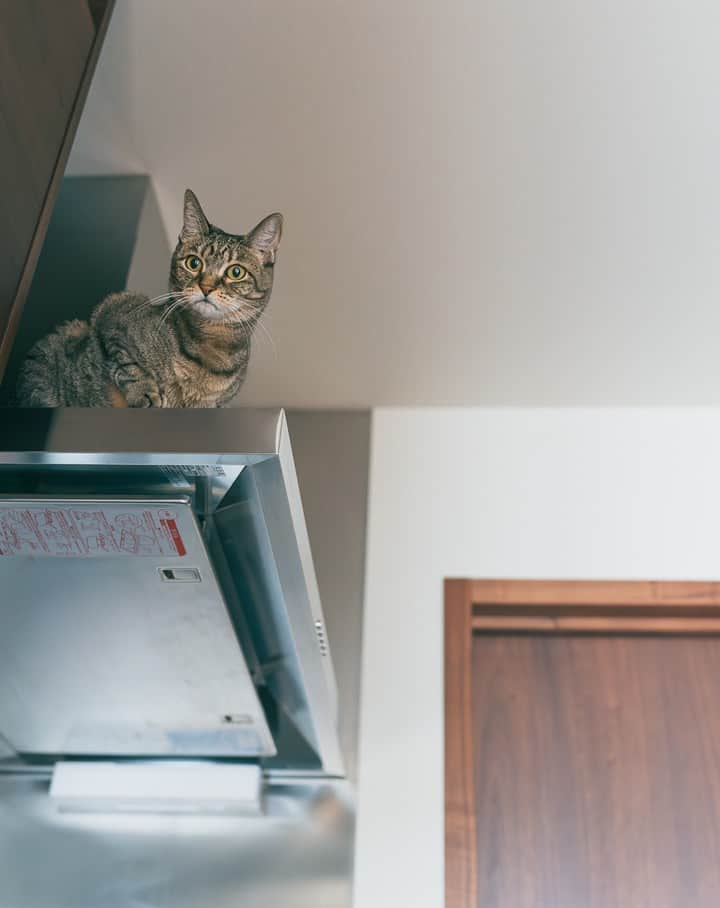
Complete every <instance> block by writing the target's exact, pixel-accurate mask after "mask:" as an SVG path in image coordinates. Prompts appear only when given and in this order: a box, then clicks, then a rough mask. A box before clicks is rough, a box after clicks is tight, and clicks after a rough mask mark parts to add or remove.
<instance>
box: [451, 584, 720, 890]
mask: <svg viewBox="0 0 720 908" xmlns="http://www.w3.org/2000/svg"><path fill="white" fill-rule="evenodd" d="M503 631H505V632H510V633H512V632H520V633H522V632H532V633H589V634H593V633H595V634H603V633H605V634H608V633H625V634H633V633H635V634H642V633H651V634H672V635H678V634H720V582H718V583H714V582H692V581H691V582H684V581H681V582H677V581H657V582H656V581H644V580H631V581H607V580H587V581H583V580H579V581H576V580H466V579H452V580H446V581H445V643H444V648H445V908H476V904H477V891H478V886H477V831H476V821H475V811H476V805H475V782H474V752H473V704H472V641H473V634H474V633H483V632H484V633H492V632H496V633H500V632H503Z"/></svg>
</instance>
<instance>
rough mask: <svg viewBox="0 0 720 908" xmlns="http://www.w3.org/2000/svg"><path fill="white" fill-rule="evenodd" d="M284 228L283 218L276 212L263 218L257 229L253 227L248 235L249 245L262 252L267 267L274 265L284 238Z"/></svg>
mask: <svg viewBox="0 0 720 908" xmlns="http://www.w3.org/2000/svg"><path fill="white" fill-rule="evenodd" d="M282 227H283V216H282V215H281V214H277V212H276V213H275V214H269V215H268V216H267V217H266V218H263V219H262V221H260V223H259V224H258V225H257V227H253V229H252V230H251V231H250V233H248V235H247V241H248V243H250V245H251V246H254V247H255V249H259V250H260V252H262V254H263V258H264V259H265V264H267V265H272V264H273V263H274V261H275V253H276V252H277V248H278V246H279V245H280V237H281V236H282Z"/></svg>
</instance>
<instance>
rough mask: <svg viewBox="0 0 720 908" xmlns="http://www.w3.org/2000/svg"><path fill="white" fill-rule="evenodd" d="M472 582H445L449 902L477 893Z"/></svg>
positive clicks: (470, 899) (464, 903) (460, 906)
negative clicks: (473, 739)
mask: <svg viewBox="0 0 720 908" xmlns="http://www.w3.org/2000/svg"><path fill="white" fill-rule="evenodd" d="M471 591H472V583H471V582H470V581H467V580H446V581H445V904H446V906H452V908H469V906H470V905H474V904H475V900H476V893H477V877H476V874H477V856H476V849H477V845H476V833H475V781H474V768H473V741H472V731H473V730H472V598H471Z"/></svg>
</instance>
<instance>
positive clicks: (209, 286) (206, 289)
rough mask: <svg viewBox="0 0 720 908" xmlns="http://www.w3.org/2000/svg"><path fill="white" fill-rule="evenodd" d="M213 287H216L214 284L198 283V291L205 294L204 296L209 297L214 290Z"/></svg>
mask: <svg viewBox="0 0 720 908" xmlns="http://www.w3.org/2000/svg"><path fill="white" fill-rule="evenodd" d="M215 286H216V285H215V283H214V282H210V283H206V282H203V281H201V282H200V289H201V290H202V292H203V293H204V294H205V296H210V294H211V293H212V292H213V290H214V289H215Z"/></svg>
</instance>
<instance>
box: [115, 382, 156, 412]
mask: <svg viewBox="0 0 720 908" xmlns="http://www.w3.org/2000/svg"><path fill="white" fill-rule="evenodd" d="M130 388H131V390H128V391H126V392H125V396H126V397H127V402H128V406H129V407H140V408H147V407H162V406H164V401H163V398H162V395H161V394H160V391H159V390H158V389H157V388H149V387H148V386H147V385H142V386H140V387H138V385H137V384H136V385H131V386H130Z"/></svg>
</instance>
